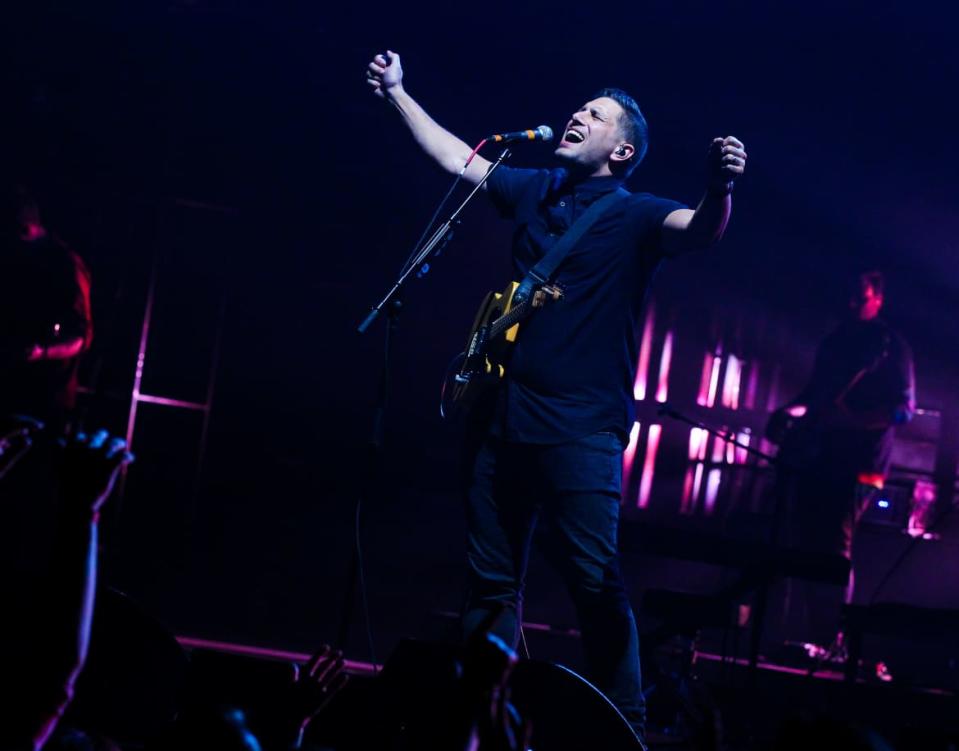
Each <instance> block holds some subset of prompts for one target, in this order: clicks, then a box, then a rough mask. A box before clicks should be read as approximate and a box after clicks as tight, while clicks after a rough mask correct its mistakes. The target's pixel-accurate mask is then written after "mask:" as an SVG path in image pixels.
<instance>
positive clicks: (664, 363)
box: [656, 331, 673, 403]
mask: <svg viewBox="0 0 959 751" xmlns="http://www.w3.org/2000/svg"><path fill="white" fill-rule="evenodd" d="M672 361H673V332H672V331H667V332H666V339H665V340H664V341H663V354H662V356H661V357H660V358H659V383H658V384H657V386H656V401H657V402H660V403H663V402H665V401H666V400H667V399H668V398H669V367H670V365H672Z"/></svg>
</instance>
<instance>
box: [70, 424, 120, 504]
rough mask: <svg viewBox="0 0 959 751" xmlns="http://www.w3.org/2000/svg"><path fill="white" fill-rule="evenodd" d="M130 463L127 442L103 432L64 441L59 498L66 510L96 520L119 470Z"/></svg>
mask: <svg viewBox="0 0 959 751" xmlns="http://www.w3.org/2000/svg"><path fill="white" fill-rule="evenodd" d="M132 461H133V455H132V454H130V453H129V452H128V451H127V450H126V441H124V440H123V439H122V438H118V437H112V438H111V437H110V434H109V433H107V431H105V430H98V431H97V432H95V433H93V434H92V435H89V436H88V435H87V434H86V433H77V434H76V435H74V436H72V437H70V438H66V439H64V440H63V457H62V463H61V467H60V496H61V499H62V500H63V502H64V507H65V510H66V511H67V512H68V513H69V512H70V511H76V512H77V513H79V514H87V513H89V514H90V516H91V518H92V519H93V520H96V517H97V515H98V514H99V512H100V508H101V507H102V506H103V504H104V503H105V502H106V499H107V498H108V497H109V495H110V491H112V490H113V485H114V483H115V482H116V478H117V475H119V473H120V469H121V468H122V467H124V466H125V465H127V464H129V463H130V462H132Z"/></svg>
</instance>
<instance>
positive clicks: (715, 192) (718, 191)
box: [706, 180, 735, 198]
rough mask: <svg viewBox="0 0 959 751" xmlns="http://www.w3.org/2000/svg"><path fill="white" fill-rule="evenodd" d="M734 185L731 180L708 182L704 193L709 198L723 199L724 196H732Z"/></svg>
mask: <svg viewBox="0 0 959 751" xmlns="http://www.w3.org/2000/svg"><path fill="white" fill-rule="evenodd" d="M734 184H735V183H733V181H732V180H728V181H720V182H710V183H708V184H707V185H706V192H707V193H708V194H709V195H711V196H719V197H720V198H725V197H726V196H729V195H732V192H733V185H734Z"/></svg>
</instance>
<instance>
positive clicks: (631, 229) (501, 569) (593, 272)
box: [366, 52, 746, 736]
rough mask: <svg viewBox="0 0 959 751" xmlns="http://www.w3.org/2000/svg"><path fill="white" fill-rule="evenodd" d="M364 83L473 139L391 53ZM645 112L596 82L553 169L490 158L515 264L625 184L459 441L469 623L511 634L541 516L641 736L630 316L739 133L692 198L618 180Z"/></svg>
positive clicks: (711, 218)
mask: <svg viewBox="0 0 959 751" xmlns="http://www.w3.org/2000/svg"><path fill="white" fill-rule="evenodd" d="M366 75H367V82H368V83H369V85H370V86H371V87H372V89H373V91H374V93H375V94H376V95H377V96H378V97H380V98H382V99H385V100H386V101H388V102H390V103H391V104H392V105H393V106H395V107H396V108H397V109H398V110H399V112H400V114H401V116H402V117H403V120H404V122H405V123H406V125H407V127H409V129H410V131H411V132H412V134H413V137H414V138H415V139H416V142H417V143H418V144H419V145H420V147H421V148H422V149H423V150H424V151H425V152H426V153H427V155H429V156H430V157H432V158H433V159H434V160H435V161H436V162H437V163H439V165H440V166H441V167H443V168H444V169H445V170H446V171H448V172H450V173H454V174H455V173H458V172H459V171H460V170H461V169H462V168H463V165H464V163H465V162H466V160H467V157H468V156H469V154H470V151H471V150H470V147H469V146H468V145H467V144H466V143H464V142H463V141H461V140H460V139H459V138H457V137H456V136H454V135H452V134H451V133H449V132H448V131H446V130H445V129H444V128H442V127H441V126H440V125H438V124H437V123H436V122H435V121H434V120H433V119H432V118H431V117H430V116H429V115H428V114H427V113H426V111H425V110H424V109H423V108H422V107H421V106H420V105H419V104H418V103H417V102H416V101H415V100H414V99H413V98H412V97H410V95H409V94H408V93H407V92H406V90H405V88H404V86H403V69H402V67H401V63H400V56H399V55H397V54H396V53H395V52H387V53H386V54H380V55H376V56H375V57H374V58H373V61H372V62H371V63H370V64H369V67H368V69H367V73H366ZM646 147H647V125H646V120H645V119H644V117H643V115H642V113H641V112H640V110H639V107H638V106H637V104H636V102H635V101H634V100H633V99H632V98H631V97H630V96H628V95H627V94H626V93H625V92H623V91H620V90H619V89H603V90H601V91H599V92H598V93H597V94H596V96H594V97H593V98H592V99H591V100H590V101H588V102H586V103H585V104H584V105H583V106H582V107H580V108H579V109H578V110H577V111H576V112H574V113H573V114H572V116H571V117H570V120H569V122H568V123H567V124H566V127H565V129H564V131H563V136H562V139H561V140H560V142H559V145H558V146H557V148H556V151H555V155H556V157H557V159H558V161H559V163H560V166H559V167H558V168H557V169H554V170H533V169H514V168H510V167H500V168H498V169H497V170H496V171H494V172H493V174H492V175H491V176H490V178H489V180H488V181H487V182H486V183H485V185H484V187H485V188H486V190H487V192H488V193H489V195H490V198H491V199H492V200H493V203H494V204H495V205H496V207H497V208H498V210H499V211H500V213H501V214H502V215H503V216H504V217H507V218H509V219H512V220H513V221H514V222H516V224H517V227H518V230H517V232H516V233H515V234H514V239H513V266H514V270H515V273H516V279H517V280H521V279H523V278H524V277H526V275H527V272H529V271H530V269H531V268H532V267H533V266H534V265H535V264H536V263H537V262H538V261H539V260H540V259H541V258H543V256H544V255H545V254H546V253H547V252H548V251H549V250H550V248H551V247H552V246H553V245H554V244H555V243H556V242H557V240H558V238H560V237H561V236H562V235H563V233H564V232H566V231H567V230H568V229H569V228H570V226H571V225H572V224H573V223H574V222H576V221H577V219H579V217H580V216H582V214H583V213H584V212H585V211H586V210H587V209H588V208H589V207H590V205H591V204H593V203H594V202H596V201H598V200H600V199H602V198H603V197H604V196H606V195H607V194H610V193H612V192H614V191H618V190H619V191H620V200H618V201H616V202H613V203H609V204H608V205H607V206H606V208H605V209H604V211H603V212H602V213H601V214H600V215H599V217H598V218H597V219H596V220H595V222H594V223H593V224H592V225H590V226H589V229H588V230H587V231H586V232H585V234H584V235H583V237H582V238H581V239H580V240H579V242H578V243H576V245H575V246H574V247H573V248H572V250H571V251H570V252H569V254H568V255H567V256H566V257H565V259H564V260H563V261H562V263H561V264H560V266H559V268H558V270H557V272H556V274H555V275H554V277H553V279H552V281H555V282H556V283H557V284H558V285H559V286H561V287H562V288H563V290H564V298H563V299H562V300H561V301H559V302H557V303H555V304H553V305H549V306H547V307H545V308H544V309H542V310H541V311H537V313H536V314H535V315H534V316H533V317H531V318H530V319H529V320H528V321H526V322H524V324H523V327H522V329H523V330H522V331H521V333H520V338H519V341H518V342H517V343H516V346H515V348H514V350H513V354H512V356H511V359H510V362H509V365H508V372H507V376H506V378H505V379H504V381H503V383H502V385H501V387H500V388H499V389H498V391H497V394H496V397H495V401H496V403H495V406H494V407H493V409H492V411H491V415H490V417H489V419H487V420H485V421H484V423H483V427H482V435H481V439H480V440H479V441H478V442H477V448H476V450H475V451H472V452H470V462H469V471H468V475H467V477H468V480H467V483H466V485H467V487H466V501H467V522H468V532H469V534H468V549H467V561H468V567H469V593H468V598H467V604H466V610H465V613H464V616H463V626H464V630H465V632H466V635H467V636H469V635H470V634H471V633H472V632H473V631H475V630H476V629H477V628H478V627H479V626H480V625H481V624H483V623H484V622H486V621H487V620H488V618H489V615H490V613H491V612H495V611H496V610H498V609H500V608H503V607H504V606H505V613H504V615H503V617H501V618H500V619H499V620H498V621H497V623H496V626H495V627H494V629H495V633H496V635H497V636H499V637H501V638H502V639H504V640H505V641H506V642H507V643H510V644H513V645H515V644H516V643H517V639H518V629H519V624H520V616H521V603H522V595H523V580H524V576H525V570H526V562H527V556H528V552H529V545H530V539H531V536H532V532H533V528H534V526H535V524H536V522H537V519H539V520H540V521H542V523H543V525H544V527H545V528H546V529H547V531H548V533H549V534H548V535H547V542H548V543H549V545H548V547H549V550H550V551H551V556H550V557H551V558H552V559H553V563H554V565H556V566H557V567H558V569H559V570H560V571H561V572H562V574H563V576H564V578H565V581H566V583H567V586H568V588H569V591H570V593H571V595H572V598H573V601H574V603H575V606H576V609H577V614H578V617H579V622H580V628H581V631H582V639H583V648H584V651H585V656H586V663H587V673H588V675H589V677H590V679H591V680H592V681H593V682H595V684H596V685H597V686H598V687H599V688H600V689H601V690H602V691H603V692H605V693H606V695H607V696H608V697H609V698H610V699H611V700H612V701H613V703H614V704H615V705H616V706H617V707H618V708H619V709H620V711H621V712H622V713H623V715H624V716H625V717H626V719H627V720H628V721H629V722H630V724H631V725H632V726H633V728H634V729H635V730H636V732H637V734H639V735H640V736H642V734H643V731H644V723H645V704H644V701H643V696H642V692H641V689H640V670H639V652H638V637H637V633H636V623H635V620H634V618H633V613H632V609H631V607H630V604H629V600H628V598H627V596H626V591H625V588H624V586H623V581H622V576H621V574H620V570H619V563H618V554H617V547H616V538H617V524H618V519H619V505H620V492H621V489H620V485H621V468H622V464H621V462H622V458H621V457H622V452H623V448H624V446H625V442H626V438H627V435H628V430H629V426H630V425H631V424H632V421H633V410H634V405H633V395H632V384H633V380H634V370H635V364H636V360H637V323H638V320H639V314H640V309H641V306H642V302H643V298H644V297H645V294H646V290H647V288H648V286H649V283H650V281H651V280H652V277H653V273H654V271H655V269H656V267H657V266H658V264H659V262H660V260H662V259H663V258H665V257H671V256H676V255H679V254H681V253H684V252H687V251H690V250H695V249H699V248H705V247H707V246H709V245H711V244H713V243H714V242H716V241H717V240H718V239H719V238H720V237H721V236H722V234H723V230H724V229H725V227H726V223H727V222H728V220H729V215H730V210H731V205H732V200H731V193H732V188H733V182H734V180H736V179H737V178H738V177H739V176H740V175H741V174H742V173H743V170H744V167H745V163H746V152H745V150H744V149H743V144H742V143H741V142H740V141H739V140H737V139H736V138H733V137H732V136H727V137H726V138H716V139H713V141H712V143H711V144H710V147H709V152H708V158H707V166H708V179H707V184H706V191H705V193H704V195H703V197H702V200H701V201H700V202H699V205H698V206H697V208H696V209H695V211H693V210H690V209H688V208H686V207H684V206H683V205H682V204H680V203H677V202H675V201H670V200H666V199H662V198H657V197H656V196H653V195H650V194H649V193H628V192H626V191H625V190H621V187H622V185H623V182H624V181H625V179H626V178H627V177H628V176H629V174H630V173H631V172H632V171H633V170H634V169H635V168H636V167H637V165H638V164H639V163H640V162H641V161H642V159H643V156H644V155H645V153H646ZM489 167H490V162H489V161H487V160H485V159H483V158H482V157H479V156H477V157H476V158H474V159H473V161H472V162H471V163H470V165H469V167H468V169H467V170H466V173H465V175H464V177H465V179H466V180H468V181H470V182H472V183H474V184H475V183H478V182H479V181H480V180H482V179H483V177H484V176H485V175H486V172H487V170H488V169H489Z"/></svg>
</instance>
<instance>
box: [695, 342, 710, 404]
mask: <svg viewBox="0 0 959 751" xmlns="http://www.w3.org/2000/svg"><path fill="white" fill-rule="evenodd" d="M713 359H714V355H713V353H712V352H707V353H706V355H705V356H704V357H703V372H702V375H700V377H699V393H698V394H697V395H696V404H698V405H699V406H700V407H705V406H706V400H707V399H709V379H710V377H711V376H712V373H713Z"/></svg>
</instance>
